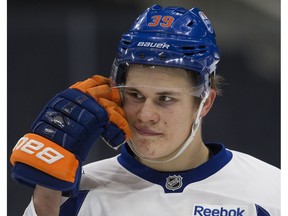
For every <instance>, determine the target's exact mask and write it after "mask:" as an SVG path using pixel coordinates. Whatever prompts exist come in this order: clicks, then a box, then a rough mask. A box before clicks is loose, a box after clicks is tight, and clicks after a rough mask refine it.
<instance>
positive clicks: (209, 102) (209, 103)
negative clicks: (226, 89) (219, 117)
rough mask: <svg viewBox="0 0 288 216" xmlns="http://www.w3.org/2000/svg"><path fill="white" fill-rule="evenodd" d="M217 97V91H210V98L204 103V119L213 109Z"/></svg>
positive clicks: (202, 115)
mask: <svg viewBox="0 0 288 216" xmlns="http://www.w3.org/2000/svg"><path fill="white" fill-rule="evenodd" d="M216 95H217V93H216V91H215V89H210V94H209V96H208V98H207V99H206V102H205V103H204V106H203V109H202V112H201V117H204V116H206V115H207V113H208V112H209V110H210V109H211V107H212V105H213V103H214V100H215V98H216Z"/></svg>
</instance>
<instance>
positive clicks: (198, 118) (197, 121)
mask: <svg viewBox="0 0 288 216" xmlns="http://www.w3.org/2000/svg"><path fill="white" fill-rule="evenodd" d="M209 93H210V92H209V90H207V91H204V92H203V96H202V100H201V103H200V105H199V109H198V111H197V115H196V119H195V121H194V123H193V125H192V130H191V133H190V136H189V137H188V138H187V139H186V140H185V141H184V142H183V144H182V147H181V148H180V149H179V150H178V152H177V154H175V155H174V156H173V157H171V158H169V159H167V160H157V159H155V160H154V159H147V158H144V157H141V156H139V155H138V154H137V152H136V151H135V149H134V147H133V141H132V139H130V140H128V141H127V143H128V145H129V147H130V148H131V150H132V151H133V152H134V154H135V155H136V156H137V157H139V158H141V159H142V160H145V161H148V162H152V163H167V162H169V161H172V160H174V159H175V158H177V157H179V156H180V155H181V154H182V153H183V152H184V151H185V150H186V149H187V148H188V146H189V145H190V144H191V143H192V141H193V140H194V137H195V134H196V132H197V130H198V128H199V125H200V122H201V119H202V117H201V112H202V109H203V106H204V103H205V102H206V100H207V98H208V96H209Z"/></svg>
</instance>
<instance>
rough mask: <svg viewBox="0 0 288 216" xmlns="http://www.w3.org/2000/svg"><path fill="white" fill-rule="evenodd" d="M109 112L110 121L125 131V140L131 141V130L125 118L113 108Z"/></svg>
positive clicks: (109, 108)
mask: <svg viewBox="0 0 288 216" xmlns="http://www.w3.org/2000/svg"><path fill="white" fill-rule="evenodd" d="M107 112H108V113H109V121H110V122H112V123H114V124H115V125H117V126H118V127H119V128H120V129H121V130H123V131H124V133H125V140H126V141H127V140H129V139H130V138H131V130H130V127H129V125H128V122H127V120H126V119H125V117H124V116H122V115H121V114H120V113H119V112H118V111H117V110H115V109H114V108H112V107H108V108H107Z"/></svg>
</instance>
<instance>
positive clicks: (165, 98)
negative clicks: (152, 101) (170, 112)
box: [158, 96, 174, 103]
mask: <svg viewBox="0 0 288 216" xmlns="http://www.w3.org/2000/svg"><path fill="white" fill-rule="evenodd" d="M158 100H159V102H161V103H171V102H172V101H173V100H174V99H173V98H172V97H169V96H160V97H159V99H158Z"/></svg>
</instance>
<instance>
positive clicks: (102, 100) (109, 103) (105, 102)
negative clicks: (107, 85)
mask: <svg viewBox="0 0 288 216" xmlns="http://www.w3.org/2000/svg"><path fill="white" fill-rule="evenodd" d="M97 102H98V103H99V104H100V105H101V106H102V107H104V109H106V110H107V109H108V108H111V107H113V109H114V110H115V111H117V112H118V113H119V114H120V115H121V116H123V117H124V118H125V113H124V111H123V109H122V108H121V107H120V106H118V104H116V103H115V102H113V101H111V100H107V99H106V98H99V99H97Z"/></svg>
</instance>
